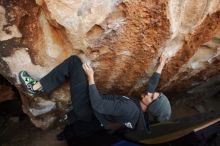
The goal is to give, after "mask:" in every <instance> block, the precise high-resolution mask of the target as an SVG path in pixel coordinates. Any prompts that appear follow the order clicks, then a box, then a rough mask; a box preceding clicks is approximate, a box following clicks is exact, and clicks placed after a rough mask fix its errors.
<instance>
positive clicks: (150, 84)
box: [145, 54, 167, 93]
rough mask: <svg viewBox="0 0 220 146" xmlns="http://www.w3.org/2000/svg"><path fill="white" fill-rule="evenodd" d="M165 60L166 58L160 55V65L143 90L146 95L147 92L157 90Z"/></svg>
mask: <svg viewBox="0 0 220 146" xmlns="http://www.w3.org/2000/svg"><path fill="white" fill-rule="evenodd" d="M166 60H167V57H166V56H165V55H164V54H162V55H161V57H160V60H159V61H160V63H159V65H158V67H157V69H156V72H154V74H153V75H152V76H151V78H150V79H149V81H148V84H147V87H146V89H145V92H146V93H147V92H149V93H154V92H155V89H156V88H157V85H158V83H159V81H160V74H161V72H162V70H163V68H164V66H165V63H166Z"/></svg>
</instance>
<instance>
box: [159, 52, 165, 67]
mask: <svg viewBox="0 0 220 146" xmlns="http://www.w3.org/2000/svg"><path fill="white" fill-rule="evenodd" d="M159 61H160V65H162V66H164V65H165V64H166V61H167V55H165V53H162V54H161V56H160V60H159Z"/></svg>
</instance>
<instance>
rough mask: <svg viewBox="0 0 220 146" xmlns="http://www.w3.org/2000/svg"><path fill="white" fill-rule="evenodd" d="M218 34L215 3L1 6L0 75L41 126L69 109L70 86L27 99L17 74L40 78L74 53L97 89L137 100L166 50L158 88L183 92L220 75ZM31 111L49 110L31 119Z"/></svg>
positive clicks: (48, 1) (219, 11)
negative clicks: (89, 68) (88, 63)
mask: <svg viewBox="0 0 220 146" xmlns="http://www.w3.org/2000/svg"><path fill="white" fill-rule="evenodd" d="M219 34H220V1H219V0H194V1H192V0H159V1H155V0H146V1H141V0H134V1H133V0H132V1H131V0H114V1H109V0H84V1H83V0H75V1H69V0H62V1H61V0H56V1H52V0H36V1H34V0H28V1H22V0H17V1H12V0H7V1H6V0H0V74H1V75H2V76H4V77H5V78H6V79H7V80H8V81H10V82H11V83H12V84H13V85H15V86H16V87H17V89H18V90H19V92H20V94H21V97H22V103H23V110H24V112H25V113H27V114H28V115H29V116H30V118H31V120H32V121H33V123H34V124H35V125H36V126H37V127H41V128H47V127H49V126H51V125H52V123H53V121H54V120H55V119H56V117H57V115H58V114H57V112H55V110H59V109H60V110H62V111H63V110H64V109H65V108H67V107H68V104H69V100H70V95H69V92H68V91H69V89H68V85H66V84H65V85H63V86H62V87H61V88H60V89H58V90H56V91H54V92H53V93H52V94H51V95H49V96H50V97H49V98H48V97H39V98H40V99H42V100H33V99H32V98H31V97H29V96H28V95H26V94H25V93H24V89H23V88H22V87H21V85H20V83H19V81H18V76H17V75H18V72H19V71H20V70H27V71H28V72H29V73H30V74H31V75H32V76H34V77H35V78H36V79H40V78H41V77H43V76H44V75H46V74H47V73H48V72H49V71H50V70H51V69H53V68H54V67H55V66H56V65H58V64H59V63H61V62H62V61H63V60H64V59H66V58H67V57H69V56H71V55H73V54H75V55H78V56H79V57H81V59H82V61H83V62H84V61H91V62H92V65H93V67H94V69H95V72H96V77H95V80H96V82H97V86H98V88H99V90H100V91H102V92H105V93H112V94H123V95H139V94H140V93H141V91H142V90H143V88H144V86H145V85H146V83H147V80H148V79H149V77H150V75H151V74H152V73H153V71H154V67H155V65H156V63H157V59H158V57H159V56H160V54H161V52H163V51H166V53H167V55H168V56H169V57H170V58H169V61H168V63H167V64H166V66H165V69H164V71H163V73H162V78H161V82H160V86H159V89H160V90H162V91H173V90H175V91H181V90H183V89H187V88H189V87H191V85H192V84H193V83H194V82H197V81H201V80H204V79H207V78H210V77H212V76H215V75H217V74H219V71H220V70H219V68H220V63H219V59H220V49H219V47H220V46H219V45H220V44H219V40H220V35H219ZM43 99H44V100H43ZM44 102H45V104H44ZM46 103H47V104H46ZM54 103H56V105H59V106H56V108H54V106H52V105H54ZM36 105H38V106H42V108H43V107H45V108H46V109H47V110H48V109H51V110H52V111H51V110H48V111H47V110H46V111H47V112H46V113H45V112H42V113H43V114H42V115H39V114H37V115H36V114H33V111H37V108H36ZM46 105H48V106H49V107H51V108H47V106H46ZM52 107H53V108H52ZM38 108H39V107H38ZM30 109H32V110H31V111H32V112H31V111H30ZM38 111H39V110H38ZM44 111H45V110H44ZM38 113H39V112H38ZM34 115H35V116H34Z"/></svg>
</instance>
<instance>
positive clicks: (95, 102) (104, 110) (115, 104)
mask: <svg viewBox="0 0 220 146" xmlns="http://www.w3.org/2000/svg"><path fill="white" fill-rule="evenodd" d="M89 96H90V101H91V105H92V108H93V110H95V111H96V112H98V113H101V114H108V115H114V116H120V115H123V114H124V113H123V112H124V110H122V107H123V106H122V104H123V103H122V102H121V101H120V100H106V99H103V98H102V96H101V95H100V94H99V92H98V90H97V88H96V85H95V84H92V85H89Z"/></svg>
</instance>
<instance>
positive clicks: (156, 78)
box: [145, 72, 160, 93]
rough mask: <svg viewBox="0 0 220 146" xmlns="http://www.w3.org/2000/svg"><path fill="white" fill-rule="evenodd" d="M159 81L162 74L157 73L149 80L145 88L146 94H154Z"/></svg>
mask: <svg viewBox="0 0 220 146" xmlns="http://www.w3.org/2000/svg"><path fill="white" fill-rule="evenodd" d="M159 81H160V74H159V73H157V72H155V73H154V74H153V75H152V76H151V78H150V79H149V81H148V84H147V87H146V88H145V92H150V93H153V92H154V91H155V89H156V88H157V85H158V83H159Z"/></svg>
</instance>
